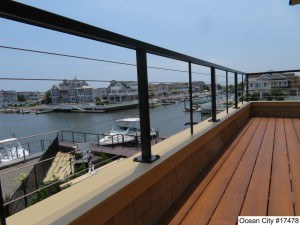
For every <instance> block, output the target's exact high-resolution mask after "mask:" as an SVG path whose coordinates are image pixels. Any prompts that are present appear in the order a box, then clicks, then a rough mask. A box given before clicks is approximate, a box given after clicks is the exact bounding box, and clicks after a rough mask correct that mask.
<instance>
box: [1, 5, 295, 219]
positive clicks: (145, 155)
mask: <svg viewBox="0 0 300 225" xmlns="http://www.w3.org/2000/svg"><path fill="white" fill-rule="evenodd" d="M0 6H1V7H0V8H1V10H0V16H1V17H3V18H6V19H9V20H14V21H18V22H22V23H26V24H31V25H34V26H37V27H42V28H47V29H50V30H54V31H58V32H62V33H66V34H71V35H75V36H78V37H82V38H86V39H91V40H95V41H98V42H104V43H108V44H111V45H116V46H119V47H123V48H128V49H131V50H134V51H135V53H136V63H127V62H121V61H113V60H107V59H98V58H92V57H86V56H77V55H71V54H64V53H59V52H48V51H41V50H34V49H25V48H17V47H11V46H4V45H2V46H0V48H2V49H9V50H17V51H24V52H30V53H37V54H46V55H53V56H60V57H68V58H74V59H80V60H90V61H97V62H103V63H111V64H120V65H125V66H131V67H136V69H137V75H138V76H137V83H138V100H139V116H140V127H141V131H140V134H139V135H138V137H137V135H135V139H134V140H135V141H136V143H137V144H138V145H139V147H140V148H141V156H140V157H137V158H135V159H134V161H136V162H143V163H152V162H153V161H155V160H157V159H159V156H158V155H152V152H151V136H150V135H149V134H150V132H151V129H150V116H151V115H150V113H149V91H148V84H149V83H151V82H148V70H149V69H155V70H165V71H170V72H179V73H184V74H185V75H186V76H188V91H187V92H186V95H187V96H185V99H188V100H189V101H188V103H187V104H189V108H190V110H189V115H190V120H189V124H190V132H191V135H193V126H194V114H193V106H194V102H195V99H193V85H192V84H193V76H196V75H201V76H205V77H206V78H208V79H210V81H209V82H208V84H209V86H210V87H209V89H208V90H207V93H208V94H207V95H206V96H205V98H207V99H206V100H207V102H210V107H209V108H210V113H209V115H210V117H211V120H210V121H211V122H218V121H219V119H218V116H217V112H218V110H217V105H218V95H219V96H222V99H223V97H224V98H225V99H226V110H227V113H228V108H229V107H230V106H231V105H233V106H234V107H235V108H238V105H239V103H240V102H242V103H243V102H244V100H249V96H250V95H253V92H252V89H251V88H249V77H248V76H249V75H247V74H246V73H245V72H242V71H239V70H235V69H231V68H228V67H224V66H221V65H218V64H215V63H211V62H208V61H204V60H202V59H198V58H195V57H191V56H188V55H184V54H181V53H178V52H175V51H172V50H169V49H165V48H162V47H159V46H155V45H152V44H148V43H145V42H142V41H139V40H135V39H132V38H129V37H126V36H123V35H119V34H116V33H113V32H110V31H107V30H103V29H101V28H97V27H94V26H91V25H88V24H84V23H81V22H79V21H75V20H72V19H69V18H66V17H62V16H59V15H56V14H53V13H50V12H47V11H43V10H40V9H37V8H34V7H30V6H27V5H24V4H21V3H18V2H14V1H1V2H0ZM148 54H151V55H156V56H162V57H165V58H169V59H174V60H178V61H181V62H185V63H187V67H188V70H181V69H172V68H164V67H156V66H149V65H147V62H148V61H147V55H148ZM192 65H197V66H201V67H205V68H207V69H209V70H210V73H200V72H196V71H194V70H192ZM219 71H223V72H224V73H226V75H224V74H219ZM298 71H299V70H295V71H294V72H298ZM290 72H291V71H290ZM229 76H231V77H232V78H233V80H232V81H231V82H228V77H229ZM194 78H195V77H194ZM221 78H222V79H223V81H219V82H218V79H221ZM0 79H2V80H5V79H6V80H8V79H11V80H14V79H16V80H18V79H19V80H22V79H23V80H48V81H54V80H55V81H58V80H60V79H45V78H20V77H19V78H9V77H5V76H4V77H2V78H0ZM224 79H225V81H224ZM60 81H61V80H60ZM86 81H93V82H110V81H108V80H101V79H99V80H98V79H95V80H86ZM157 83H159V82H157ZM218 83H219V84H220V85H221V87H222V90H221V92H219V90H218ZM251 92H252V94H251ZM278 92H279V91H275V92H273V94H272V95H271V97H274V96H277V94H278ZM229 99H230V101H229ZM223 100H224V99H223ZM223 103H224V101H223ZM223 103H222V104H223ZM178 118H179V116H178V117H172V119H170V120H176V119H178ZM167 122H169V121H166V123H167ZM80 127H82V126H77V127H76V128H80ZM60 132H61V134H60V135H58V137H57V142H58V141H60V140H61V141H63V140H65V138H66V133H69V134H71V136H70V137H71V139H70V140H69V141H70V142H72V143H78V142H87V143H88V142H91V143H93V144H94V145H93V146H95V145H99V143H100V139H101V138H100V137H106V136H105V135H103V136H101V135H102V134H97V133H96V134H95V133H87V132H86V133H85V132H77V131H65V130H64V131H60ZM64 134H65V135H64ZM78 134H80V136H81V137H80V138H81V140H80V141H78V140H77V141H76V139H77V138H79V137H77V136H78ZM76 135H77V136H76ZM89 135H91V136H93V138H89ZM63 136H64V137H63ZM59 138H61V139H60V140H59ZM117 139H119V136H117ZM120 140H121V141H120V143H117V144H121V145H122V144H124V136H122V135H121V136H120ZM49 144H50V146H51V145H54V142H52V143H49ZM112 144H114V138H112ZM89 147H91V145H89ZM78 151H79V152H80V154H82V152H88V151H86V149H85V148H79V149H75V150H72V151H69V153H70V154H72V155H73V156H72V157H70V159H69V161H68V160H67V161H66V162H69V164H68V165H67V166H66V167H69V168H70V171H71V173H70V174H71V175H69V176H68V177H66V179H69V178H70V177H73V176H77V175H79V174H81V173H82V171H85V172H87V171H89V172H90V173H91V174H92V172H93V171H94V169H93V166H94V167H97V166H100V165H103V162H110V161H111V160H113V159H117V158H120V157H121V155H118V154H117V155H115V156H113V157H110V158H108V159H105V160H102V161H101V162H98V163H95V164H93V165H90V166H89V168H83V169H82V170H80V171H75V169H74V171H72V168H73V167H72V160H73V161H75V157H76V153H78ZM126 151H128V152H129V151H130V150H126V149H125V152H126ZM24 155H25V154H24ZM100 155H101V154H100ZM102 156H103V155H102ZM54 159H55V157H50V158H49V159H47V161H43V162H42V163H41V162H39V164H31V165H30V166H31V167H33V168H34V169H33V170H32V171H33V172H32V173H33V175H32V177H33V180H34V177H35V179H37V177H38V175H37V174H36V173H37V171H43V172H44V176H46V171H47V168H46V164H47V166H48V167H49V168H50V166H51V165H50V164H51V163H49V165H48V162H52V161H53V160H54ZM46 162H47V163H46ZM37 165H43V166H42V167H43V168H41V169H37ZM30 166H28V167H26V168H29V167H30ZM23 170H25V167H24V168H23ZM16 171H19V170H16ZM26 179H29V178H27V176H23V177H21V178H20V180H21V183H20V187H19V188H20V192H22V193H23V196H18V197H16V198H15V201H23V202H24V204H25V205H28V199H27V198H29V197H30V196H32V195H36V196H38V198H39V196H40V195H41V196H43V194H44V195H45V193H44V192H43V190H46V189H47V190H48V189H49V188H50V187H52V186H55V185H57V184H60V183H61V182H62V181H61V180H56V181H54V182H53V184H46V185H44V186H43V187H40V184H39V182H36V181H35V182H34V183H35V186H36V187H37V189H36V190H34V191H32V190H31V191H29V190H27V189H26V184H25V183H26V182H27V181H28V180H26ZM0 184H1V183H0ZM54 192H55V191H54ZM1 194H2V192H1ZM38 200H39V199H35V200H34V201H38ZM0 201H2V202H0V207H2V208H1V219H2V224H5V217H6V216H7V215H9V212H8V213H7V214H6V215H5V212H6V211H7V209H6V208H8V205H11V204H12V203H13V202H15V201H13V200H12V201H8V202H6V203H3V195H2V196H1V197H0Z"/></svg>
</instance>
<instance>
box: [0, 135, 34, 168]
mask: <svg viewBox="0 0 300 225" xmlns="http://www.w3.org/2000/svg"><path fill="white" fill-rule="evenodd" d="M24 155H25V156H26V155H29V152H28V151H27V150H26V149H24V148H23V147H22V146H21V144H20V142H19V141H18V139H17V138H8V139H3V140H0V163H3V162H8V161H11V160H14V159H17V158H21V157H22V158H23V157H24Z"/></svg>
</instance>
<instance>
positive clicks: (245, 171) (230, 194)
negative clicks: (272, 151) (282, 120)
mask: <svg viewBox="0 0 300 225" xmlns="http://www.w3.org/2000/svg"><path fill="white" fill-rule="evenodd" d="M267 123H268V118H263V119H261V121H260V124H259V126H258V128H257V130H256V131H255V134H254V135H253V138H252V139H251V141H250V143H249V145H248V146H247V149H246V152H245V154H244V156H243V157H242V159H241V162H240V163H239V165H238V167H237V169H236V171H235V173H234V175H233V177H232V179H231V180H230V182H229V185H228V187H227V188H226V190H225V193H224V195H223V196H222V199H221V201H220V202H219V204H218V206H217V208H216V210H215V212H214V214H213V216H212V218H211V220H210V222H209V224H210V225H219V224H225V223H226V224H232V225H234V224H236V221H237V217H238V215H239V213H240V211H241V207H242V204H243V202H244V198H245V195H246V191H247V188H248V185H249V182H250V178H251V174H252V171H253V169H254V166H255V162H256V159H257V156H258V152H259V149H260V146H261V143H262V140H263V136H264V133H265V130H266V126H267Z"/></svg>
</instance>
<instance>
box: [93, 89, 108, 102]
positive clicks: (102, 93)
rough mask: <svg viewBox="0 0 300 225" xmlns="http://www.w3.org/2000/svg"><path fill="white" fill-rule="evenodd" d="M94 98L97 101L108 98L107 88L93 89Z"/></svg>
mask: <svg viewBox="0 0 300 225" xmlns="http://www.w3.org/2000/svg"><path fill="white" fill-rule="evenodd" d="M93 97H94V100H96V99H99V100H101V99H103V98H106V97H107V88H95V89H93Z"/></svg>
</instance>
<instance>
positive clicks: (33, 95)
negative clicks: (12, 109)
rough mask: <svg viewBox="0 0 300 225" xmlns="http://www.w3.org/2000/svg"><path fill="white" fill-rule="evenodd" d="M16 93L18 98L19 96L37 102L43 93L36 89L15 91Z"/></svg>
mask: <svg viewBox="0 0 300 225" xmlns="http://www.w3.org/2000/svg"><path fill="white" fill-rule="evenodd" d="M17 95H18V96H19V98H20V97H21V98H23V99H24V100H26V101H30V102H39V101H41V100H42V99H43V97H44V95H45V93H44V92H38V91H22V92H17Z"/></svg>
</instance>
